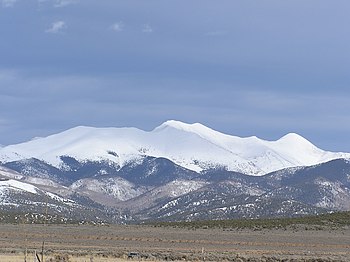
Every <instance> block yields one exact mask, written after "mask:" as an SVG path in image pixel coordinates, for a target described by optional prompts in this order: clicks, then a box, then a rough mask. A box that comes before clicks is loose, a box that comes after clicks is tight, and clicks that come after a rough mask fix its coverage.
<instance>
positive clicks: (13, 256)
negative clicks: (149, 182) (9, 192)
mask: <svg viewBox="0 0 350 262" xmlns="http://www.w3.org/2000/svg"><path fill="white" fill-rule="evenodd" d="M43 241H44V242H45V248H44V250H45V252H44V253H45V261H71V262H91V261H93V262H97V261H98V262H110V261H115V262H117V261H126V260H127V256H128V254H129V252H137V253H138V254H139V256H138V257H135V258H133V260H136V261H139V260H148V261H152V260H153V261H350V229H337V230H307V229H302V228H300V229H298V230H288V229H287V230H286V229H272V230H271V229H270V230H267V229H266V230H258V231H255V230H251V229H230V230H228V229H227V230H224V229H219V228H216V229H186V228H172V227H165V228H164V227H153V226H116V225H113V226H112V225H110V226H88V225H28V224H25V225H13V224H2V225H0V252H1V254H0V261H1V262H17V261H18V262H19V261H24V251H25V249H26V248H27V250H28V253H29V255H28V259H27V261H34V259H33V252H34V251H35V250H36V251H37V252H40V251H41V246H42V242H43ZM55 256H56V258H55ZM129 261H130V259H129Z"/></svg>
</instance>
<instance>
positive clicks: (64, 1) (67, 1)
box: [54, 0, 77, 7]
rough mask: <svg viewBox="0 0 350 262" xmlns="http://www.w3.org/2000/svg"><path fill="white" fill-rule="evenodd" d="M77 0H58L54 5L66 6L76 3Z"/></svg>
mask: <svg viewBox="0 0 350 262" xmlns="http://www.w3.org/2000/svg"><path fill="white" fill-rule="evenodd" d="M76 2H77V0H56V1H55V4H54V7H65V6H67V5H71V4H75V3H76Z"/></svg>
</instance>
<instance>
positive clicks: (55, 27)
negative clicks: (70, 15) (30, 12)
mask: <svg viewBox="0 0 350 262" xmlns="http://www.w3.org/2000/svg"><path fill="white" fill-rule="evenodd" d="M64 28H66V23H65V22H64V21H56V22H54V23H52V25H51V27H50V28H48V29H47V30H46V31H45V32H46V33H52V34H56V33H59V32H61V31H62V30H63V29H64Z"/></svg>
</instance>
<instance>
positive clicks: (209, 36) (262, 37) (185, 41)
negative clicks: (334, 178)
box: [0, 0, 350, 152]
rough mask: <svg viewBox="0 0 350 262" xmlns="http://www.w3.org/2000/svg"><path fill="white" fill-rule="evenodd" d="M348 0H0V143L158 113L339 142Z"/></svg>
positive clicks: (144, 124) (146, 125)
mask: <svg viewBox="0 0 350 262" xmlns="http://www.w3.org/2000/svg"><path fill="white" fill-rule="evenodd" d="M349 13H350V2H349V1H348V0H337V1H323V0H300V1H299V0H284V1H280V0H275V1H273V0H270V1H268V0H266V1H265V0H255V1H254V0H235V1H233V0H228V1H225V0H220V1H206V0H186V1H185V0H176V1H169V0H157V1H156V0H143V1H141V0H123V1H119V0H0V144H3V145H7V144H12V143H18V142H22V141H25V140H28V139H31V138H33V137H36V136H46V135H49V134H52V133H55V132H59V131H63V130H65V129H67V128H70V127H74V126H77V125H88V126H97V127H105V126H115V127H122V126H135V127H138V128H141V129H144V130H151V129H153V128H154V127H156V126H158V125H159V124H161V123H162V122H164V121H166V120H169V119H176V120H181V121H184V122H188V123H193V122H200V123H202V124H205V125H207V126H209V127H212V128H214V129H216V130H219V131H221V132H225V133H228V134H232V135H238V136H250V135H256V136H258V137H260V138H263V139H268V140H275V139H278V138H279V137H281V136H283V135H285V134H286V133H289V132H296V133H299V134H300V135H302V136H304V137H305V138H307V139H309V140H310V141H312V142H313V143H314V144H316V145H317V146H319V147H321V148H323V149H327V150H333V151H346V152H350V140H349V139H348V134H349V133H350V114H349V112H350V103H349V101H350V94H349V93H350V92H349V90H350V88H349V84H350V74H349V69H350V26H349V25H350V16H349Z"/></svg>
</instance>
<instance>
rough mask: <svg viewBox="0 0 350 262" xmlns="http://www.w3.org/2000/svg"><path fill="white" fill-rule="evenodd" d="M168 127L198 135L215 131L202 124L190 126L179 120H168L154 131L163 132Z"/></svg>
mask: <svg viewBox="0 0 350 262" xmlns="http://www.w3.org/2000/svg"><path fill="white" fill-rule="evenodd" d="M168 127H170V128H175V129H178V130H182V131H186V132H192V133H197V132H200V133H201V132H203V131H209V130H210V131H214V130H212V129H210V128H209V127H206V126H205V125H202V124H200V123H193V124H188V123H184V122H181V121H177V120H168V121H166V122H164V123H163V124H161V125H160V126H158V127H156V128H155V129H154V130H161V129H164V128H168Z"/></svg>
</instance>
